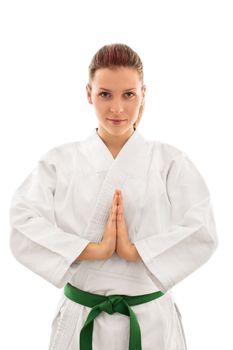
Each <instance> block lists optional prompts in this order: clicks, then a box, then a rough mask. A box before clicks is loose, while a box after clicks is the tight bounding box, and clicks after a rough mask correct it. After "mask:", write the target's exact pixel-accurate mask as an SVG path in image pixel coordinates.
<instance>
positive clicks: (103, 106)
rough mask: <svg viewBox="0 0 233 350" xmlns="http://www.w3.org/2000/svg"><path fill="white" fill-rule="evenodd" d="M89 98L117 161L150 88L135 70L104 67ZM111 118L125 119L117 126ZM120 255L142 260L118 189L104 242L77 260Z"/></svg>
mask: <svg viewBox="0 0 233 350" xmlns="http://www.w3.org/2000/svg"><path fill="white" fill-rule="evenodd" d="M86 90H87V99H88V102H89V103H90V104H92V105H93V107H94V109H95V114H96V116H97V119H98V122H99V126H98V134H99V136H100V137H101V139H102V140H103V142H104V143H105V144H106V146H107V147H108V149H109V151H110V152H111V153H112V156H113V158H116V156H117V154H118V153H119V152H120V150H121V148H122V147H123V145H124V144H125V143H126V142H127V140H128V139H129V137H130V136H131V135H132V134H133V133H134V123H135V122H136V121H137V119H138V114H139V108H140V106H141V104H142V103H143V102H144V98H145V91H146V86H145V85H143V86H142V84H141V81H140V78H139V75H138V72H137V71H136V70H135V69H131V68H128V67H121V68H119V69H117V70H111V69H109V68H100V69H98V70H97V71H96V73H95V76H94V79H93V80H92V82H91V84H90V85H89V84H87V86H86ZM109 118H110V119H118V120H121V119H122V120H124V122H122V123H121V124H120V125H114V124H113V123H112V122H111V121H109ZM114 252H116V253H117V254H118V255H119V256H120V257H121V258H122V259H125V260H128V261H137V260H140V259H141V257H140V255H139V254H138V252H137V250H136V248H135V245H134V244H133V243H132V242H131V241H130V240H129V237H128V229H127V225H126V222H125V217H124V207H123V196H122V193H121V191H120V190H118V189H116V190H115V193H114V195H113V200H112V206H111V209H110V212H109V218H108V221H107V223H106V227H105V230H104V233H103V237H102V240H101V242H100V243H94V242H93V243H92V242H91V243H89V244H88V245H87V247H86V248H85V249H84V250H83V252H82V253H81V254H80V255H79V257H78V258H77V259H76V260H82V259H91V260H93V259H97V260H99V259H107V258H109V257H110V256H111V255H112V254H113V253H114Z"/></svg>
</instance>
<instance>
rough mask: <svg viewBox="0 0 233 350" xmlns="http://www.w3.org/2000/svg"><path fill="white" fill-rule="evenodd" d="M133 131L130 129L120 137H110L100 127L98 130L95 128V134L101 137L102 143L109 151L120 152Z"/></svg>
mask: <svg viewBox="0 0 233 350" xmlns="http://www.w3.org/2000/svg"><path fill="white" fill-rule="evenodd" d="M134 131H135V130H134V129H133V128H132V129H129V130H127V131H126V132H125V133H123V134H121V135H112V134H110V133H108V132H107V131H106V130H105V129H103V128H102V127H101V126H99V128H96V132H98V135H99V136H100V137H101V139H102V140H103V142H104V143H105V144H106V146H107V147H108V148H109V149H112V150H120V149H121V148H122V147H123V146H124V144H125V143H126V141H127V140H128V139H129V138H130V136H131V135H132V134H133V133H134Z"/></svg>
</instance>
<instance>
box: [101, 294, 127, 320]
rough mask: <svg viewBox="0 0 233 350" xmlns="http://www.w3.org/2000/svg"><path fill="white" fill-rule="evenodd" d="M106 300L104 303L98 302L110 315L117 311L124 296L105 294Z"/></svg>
mask: <svg viewBox="0 0 233 350" xmlns="http://www.w3.org/2000/svg"><path fill="white" fill-rule="evenodd" d="M105 297H106V300H105V301H103V302H102V303H100V304H98V307H99V308H100V310H102V311H105V312H107V313H108V314H109V315H112V314H113V313H114V312H116V311H117V310H116V306H117V304H119V303H120V302H122V300H123V296H119V295H109V296H107V295H106V296H105Z"/></svg>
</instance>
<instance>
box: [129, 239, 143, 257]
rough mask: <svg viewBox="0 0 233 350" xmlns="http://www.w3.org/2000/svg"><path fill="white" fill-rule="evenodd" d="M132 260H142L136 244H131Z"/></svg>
mask: <svg viewBox="0 0 233 350" xmlns="http://www.w3.org/2000/svg"><path fill="white" fill-rule="evenodd" d="M130 260H131V261H139V260H142V258H141V256H140V255H139V253H138V251H137V249H136V247H135V245H134V243H131V246H130Z"/></svg>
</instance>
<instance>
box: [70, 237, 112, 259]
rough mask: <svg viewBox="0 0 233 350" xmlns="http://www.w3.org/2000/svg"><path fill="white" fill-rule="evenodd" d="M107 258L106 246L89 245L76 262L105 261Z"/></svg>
mask: <svg viewBox="0 0 233 350" xmlns="http://www.w3.org/2000/svg"><path fill="white" fill-rule="evenodd" d="M106 258H107V254H106V251H105V249H104V246H103V245H102V244H101V243H94V242H91V243H89V244H88V245H87V246H86V248H85V249H84V250H83V251H82V253H81V254H80V255H79V256H78V257H77V259H76V260H75V262H78V261H81V260H103V259H106Z"/></svg>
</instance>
